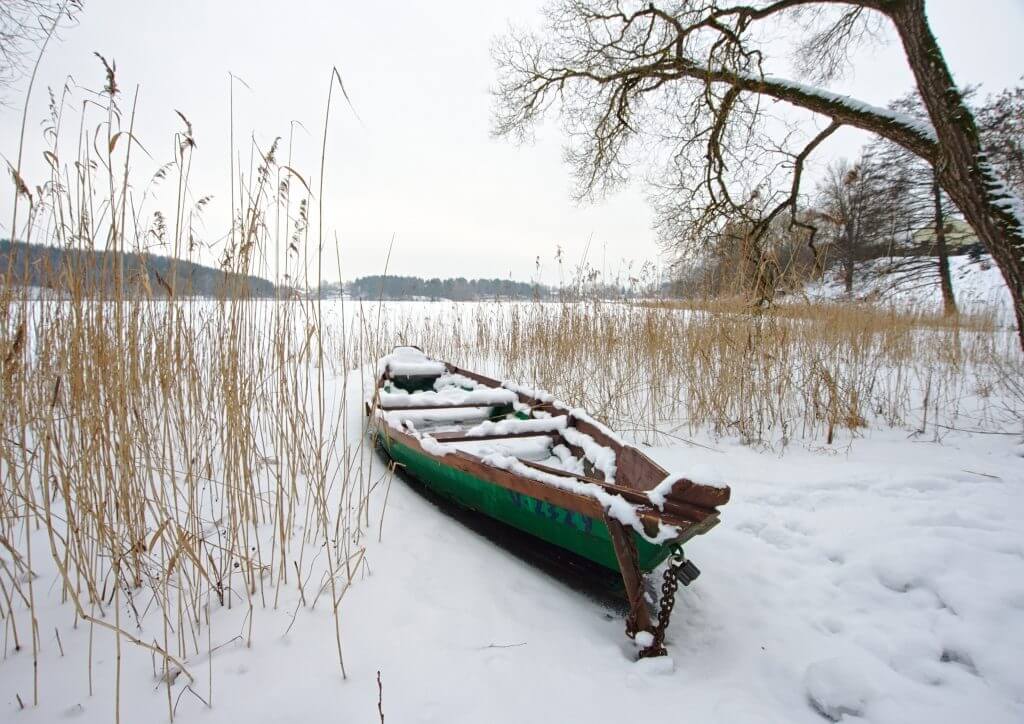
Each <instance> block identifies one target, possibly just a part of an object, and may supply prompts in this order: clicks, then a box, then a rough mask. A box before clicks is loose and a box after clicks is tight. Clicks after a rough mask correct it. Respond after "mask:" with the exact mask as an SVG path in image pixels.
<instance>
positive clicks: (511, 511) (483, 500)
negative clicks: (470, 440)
mask: <svg viewBox="0 0 1024 724" xmlns="http://www.w3.org/2000/svg"><path fill="white" fill-rule="evenodd" d="M379 440H380V444H381V447H382V448H383V449H384V451H385V452H386V453H387V455H388V456H389V457H390V458H391V459H392V460H395V461H396V462H398V463H401V464H402V465H403V466H404V467H405V470H406V472H408V473H409V474H410V475H412V476H413V477H414V478H416V479H417V480H418V481H419V482H421V483H422V484H423V485H424V486H425V487H426V488H428V489H430V490H432V491H433V492H435V493H437V494H438V495H440V496H442V497H444V498H447V499H449V500H451V501H453V502H455V503H457V504H458V505H461V506H462V507H464V508H469V509H470V510H476V511H479V512H481V513H483V514H484V515H487V516H489V517H491V518H494V519H495V520H499V521H501V522H502V523H506V524H507V525H510V526H512V527H514V528H518V529H519V530H521V531H524V532H526V533H529V534H531V535H533V536H536V537H537V538H540V539H542V540H545V541H547V542H548V543H551V544H553V545H556V546H558V547H560V548H563V549H565V550H567V551H571V552H572V553H575V554H576V555H579V556H582V557H584V558H587V559H589V560H591V561H593V562H595V563H598V564H600V565H602V566H604V567H606V568H609V569H611V570H613V571H618V570H619V564H618V561H617V560H616V558H615V550H614V549H613V547H612V542H611V536H610V535H609V533H608V526H607V525H605V523H604V521H603V520H598V519H595V518H591V517H589V516H586V515H582V514H580V513H577V512H574V511H571V510H566V509H565V508H560V507H558V506H557V505H552V504H550V503H547V502H544V501H543V500H538V499H536V498H533V497H531V496H529V495H524V494H522V493H517V492H515V491H514V490H508V489H507V488H503V487H501V486H500V485H495V484H494V483H490V482H487V481H486V480H482V479H480V478H478V477H476V476H474V475H471V474H469V473H466V472H464V471H462V470H458V469H456V468H452V467H449V466H447V465H444V464H442V463H440V462H438V461H437V460H436V459H435V458H433V457H430V456H429V455H424V454H423V453H421V452H419V451H418V450H414V449H412V448H410V447H408V446H406V445H403V444H401V443H400V442H398V441H396V440H394V439H393V438H388V437H387V436H386V435H381V436H380V437H379ZM632 535H633V540H634V543H635V544H636V550H637V557H638V561H639V565H640V569H641V570H642V571H650V570H652V569H654V568H655V567H657V565H658V564H659V563H661V562H662V561H664V560H665V559H666V558H667V557H668V556H669V554H670V553H671V552H672V546H670V545H655V544H653V543H651V542H649V541H647V540H645V539H644V538H642V537H641V536H639V535H638V534H637V533H635V532H633V533H632Z"/></svg>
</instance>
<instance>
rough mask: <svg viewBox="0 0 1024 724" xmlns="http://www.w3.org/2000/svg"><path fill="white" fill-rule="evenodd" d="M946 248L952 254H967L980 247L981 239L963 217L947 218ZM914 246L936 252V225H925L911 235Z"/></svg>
mask: <svg viewBox="0 0 1024 724" xmlns="http://www.w3.org/2000/svg"><path fill="white" fill-rule="evenodd" d="M945 227H946V250H947V251H948V253H950V254H952V255H957V254H966V253H968V252H969V251H971V250H972V249H975V248H978V247H979V246H980V244H981V241H979V239H978V235H977V234H975V233H974V229H972V228H971V225H970V224H968V223H967V222H966V221H964V220H963V219H958V218H956V217H952V218H949V219H947V220H946V224H945ZM911 238H912V239H913V242H914V246H915V247H917V248H921V249H924V250H926V251H928V252H932V253H934V250H935V227H934V226H924V227H922V228H920V229H918V230H917V231H915V232H914V233H913V235H912V237H911Z"/></svg>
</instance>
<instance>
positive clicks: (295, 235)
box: [0, 64, 372, 720]
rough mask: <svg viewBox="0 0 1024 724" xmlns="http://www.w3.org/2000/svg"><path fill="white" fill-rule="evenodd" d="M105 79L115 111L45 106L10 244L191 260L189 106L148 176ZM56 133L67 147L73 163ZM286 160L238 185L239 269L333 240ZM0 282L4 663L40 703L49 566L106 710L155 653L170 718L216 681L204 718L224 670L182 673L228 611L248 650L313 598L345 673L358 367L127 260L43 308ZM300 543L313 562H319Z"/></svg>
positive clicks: (361, 488)
mask: <svg viewBox="0 0 1024 724" xmlns="http://www.w3.org/2000/svg"><path fill="white" fill-rule="evenodd" d="M104 65H106V64H104ZM106 67H107V68H108V84H107V88H106V89H105V92H104V93H102V94H100V96H99V97H100V98H102V99H103V100H104V103H105V106H104V107H97V106H95V105H89V106H87V107H86V109H85V110H83V111H82V113H83V116H82V117H81V118H75V119H65V118H64V117H63V115H64V108H65V107H66V106H67V105H68V104H67V103H65V100H64V99H63V98H62V99H60V100H59V101H57V100H55V101H54V103H53V104H52V107H51V110H52V115H51V118H50V122H49V124H48V127H47V132H46V134H45V139H46V143H47V144H48V145H47V148H46V154H47V158H48V159H49V160H50V166H51V175H50V177H49V178H48V179H44V180H40V183H39V184H38V187H37V188H36V190H35V191H29V187H28V185H26V184H18V185H16V194H17V195H18V205H19V206H20V209H21V214H22V216H21V219H23V220H24V222H23V224H18V226H17V230H18V232H19V235H20V237H21V238H22V239H25V240H28V241H32V240H35V239H37V238H40V239H42V240H44V241H45V242H47V243H49V244H52V245H57V246H61V247H64V248H71V249H95V250H104V249H105V250H111V251H140V250H146V248H147V247H149V246H150V245H152V244H154V243H158V242H162V243H163V246H162V247H161V248H159V249H157V251H158V252H162V253H168V252H171V253H174V254H179V255H182V256H185V257H191V256H192V254H193V251H194V250H195V249H196V248H198V244H199V240H197V239H196V238H195V236H194V226H193V223H192V220H193V218H194V216H195V215H196V214H198V213H199V212H200V211H201V206H202V205H203V203H205V202H204V201H203V199H200V201H199V202H196V203H194V204H193V203H190V202H188V201H187V200H188V199H190V198H192V196H191V190H190V182H189V176H190V172H191V169H192V164H193V160H194V159H193V156H194V154H195V152H196V151H195V149H196V144H195V142H194V140H193V137H192V128H191V125H190V124H189V123H188V121H187V119H185V117H184V116H182V120H183V128H182V130H181V131H180V132H179V133H178V134H176V136H175V139H174V146H173V147H174V148H175V153H174V157H173V158H172V159H171V160H170V161H169V162H168V163H167V164H165V165H164V166H162V167H161V169H160V171H158V172H157V175H156V177H154V178H153V179H140V178H137V174H136V173H134V172H133V171H132V159H133V158H134V157H135V156H136V155H137V154H139V153H140V151H139V148H138V141H137V140H136V139H135V136H134V134H133V132H132V129H131V118H132V117H133V114H134V109H131V110H130V112H129V113H123V112H122V110H121V109H120V108H119V107H118V102H119V100H120V96H116V95H114V92H113V88H115V87H116V86H115V85H114V83H113V80H112V78H111V77H110V76H112V73H113V71H112V69H111V68H110V66H106ZM79 127H81V129H82V130H81V131H79V132H78V142H77V144H76V143H75V141H74V139H75V136H74V134H75V132H76V130H75V129H77V128H79ZM66 128H71V131H70V133H71V134H72V136H71V143H70V146H71V148H72V149H73V155H72V156H71V157H70V158H65V157H62V155H61V154H62V153H64V152H67V148H68V145H69V144H68V141H67V139H66V138H65V135H64V133H63V132H62V129H66ZM94 139H96V140H95V141H94ZM275 154H276V144H275V145H274V146H273V147H271V148H270V149H265V150H263V151H259V150H257V151H256V162H255V163H254V166H255V167H256V168H255V170H254V172H253V174H252V176H251V177H248V178H247V177H246V175H244V174H241V173H239V174H238V175H237V176H235V174H233V176H234V178H235V182H236V183H237V185H238V188H237V189H235V190H234V191H233V193H232V197H233V208H232V218H233V219H234V220H235V223H234V226H233V227H232V229H231V233H230V235H229V238H228V240H227V241H226V242H224V245H223V247H222V255H221V264H222V266H223V268H224V269H225V270H226V271H231V272H234V273H238V274H242V275H244V274H248V273H251V272H253V271H254V270H255V269H256V268H257V260H259V259H266V258H268V257H269V256H272V252H270V251H268V250H269V249H273V248H275V247H276V248H279V249H284V248H286V247H288V246H289V245H292V246H293V247H294V251H295V252H296V253H294V254H289V256H288V257H287V258H286V259H285V260H284V267H283V268H281V269H280V270H279V271H278V278H282V277H283V276H284V275H289V276H290V278H292V279H296V278H300V277H301V273H302V272H301V269H299V268H298V262H297V261H294V260H295V259H297V258H298V257H299V254H298V253H297V252H299V251H300V249H305V248H307V247H311V248H314V249H316V248H319V247H320V243H321V240H320V239H319V238H317V237H316V235H315V234H314V235H311V234H310V231H309V223H308V214H309V209H310V206H311V204H312V203H314V199H313V197H312V196H311V194H310V192H309V190H308V186H307V183H306V181H305V180H302V183H301V184H300V183H298V182H296V178H297V173H296V172H295V171H293V170H292V169H291V168H287V167H286V166H285V164H282V163H280V162H279V161H278V160H277V159H276V158H275ZM14 175H15V178H20V174H19V173H18V172H17V170H16V171H15V174H14ZM154 183H164V184H168V185H171V189H172V192H171V193H170V194H168V196H169V197H170V198H171V200H172V201H171V203H172V207H171V208H169V209H165V210H162V211H154V212H152V213H146V214H143V212H142V211H141V209H142V207H143V206H144V205H145V203H144V202H145V200H146V196H147V194H148V193H149V191H150V189H151V188H152V185H153V184H154ZM142 190H144V191H142ZM17 214H18V211H16V212H15V219H18V216H17ZM311 236H312V238H311ZM311 257H312V258H315V254H312V255H311ZM3 271H4V272H5V274H4V276H3V279H4V282H3V286H2V287H0V394H2V399H3V404H2V406H0V407H2V410H0V479H2V483H3V484H2V487H0V627H2V629H3V632H2V639H3V651H4V656H7V655H19V656H31V657H32V661H33V667H34V671H35V680H34V684H33V691H32V692H23V694H29V693H30V694H31V696H26V697H24V698H25V700H26V702H28V701H31V702H33V703H36V704H37V703H38V702H39V700H40V697H41V696H42V695H43V692H44V691H45V690H46V689H47V688H48V687H49V688H50V689H51V690H52V689H54V688H59V687H60V686H61V683H60V682H56V681H52V680H48V679H47V672H46V670H45V668H41V667H40V666H39V665H38V661H39V652H40V648H41V647H42V646H43V645H44V644H43V643H41V642H42V640H43V639H44V638H45V639H46V640H47V641H49V640H50V638H51V637H49V636H46V635H44V634H41V633H40V631H41V630H43V631H48V630H52V627H53V626H54V622H53V621H45V620H43V621H41V620H40V608H39V600H38V595H39V590H38V577H39V575H40V573H39V572H40V571H44V570H45V571H52V570H54V568H55V569H56V571H57V572H58V581H57V586H58V588H57V590H59V595H60V597H61V600H62V601H64V602H65V603H66V604H68V605H69V606H70V607H71V610H73V612H74V614H75V616H74V619H75V622H76V625H85V626H88V628H89V630H90V642H91V641H92V632H93V631H96V632H100V631H104V630H105V631H108V632H112V635H113V638H112V642H113V644H112V645H113V647H114V648H116V652H117V657H116V661H117V670H116V677H117V681H116V686H117V688H116V690H117V697H116V699H115V701H116V703H117V708H116V710H115V717H114V718H115V720H118V719H119V718H120V715H121V712H120V706H119V704H120V700H121V696H120V685H121V651H122V648H123V647H128V646H135V647H141V648H143V649H147V650H149V651H150V652H151V654H152V655H153V656H154V660H155V666H156V668H157V669H158V670H157V671H155V672H154V675H155V676H156V677H157V680H158V681H159V682H161V684H160V685H162V686H164V688H165V689H166V692H167V695H166V701H167V708H168V711H167V713H168V716H169V717H170V718H171V719H173V718H174V708H175V707H174V704H175V701H176V697H177V696H178V695H180V692H179V691H178V690H175V689H174V685H175V682H176V681H178V682H179V683H180V681H186V680H187V683H188V684H189V685H190V686H192V687H193V693H195V690H200V691H202V696H201V698H202V700H203V701H204V702H206V703H207V704H208V705H212V703H213V701H214V700H215V698H216V691H215V686H214V681H213V677H212V668H211V669H210V670H209V672H206V673H207V675H206V676H202V672H199V671H195V670H192V669H191V668H190V666H189V665H188V660H189V659H190V658H194V657H196V656H197V655H199V654H212V651H213V647H214V643H215V642H214V641H213V640H212V638H211V635H210V631H211V621H212V619H213V618H214V617H216V616H217V612H218V611H219V610H222V609H240V610H241V611H242V612H245V613H244V616H242V617H240V620H243V621H244V622H247V623H246V627H245V628H244V630H243V632H242V637H243V638H244V640H245V641H246V643H247V644H251V642H252V639H253V636H254V632H253V624H252V621H253V616H252V612H253V609H254V608H257V607H264V608H267V607H273V608H276V607H278V605H279V604H280V602H281V601H282V600H283V599H284V598H285V597H286V596H288V597H294V596H295V595H296V593H297V595H298V597H299V600H300V602H301V605H300V606H298V607H297V612H298V609H301V608H303V607H306V608H308V607H312V606H314V605H317V603H318V602H319V605H320V606H321V607H324V606H326V607H327V608H329V609H331V610H332V612H333V616H334V622H335V633H336V638H337V644H338V646H337V648H338V663H339V668H340V671H341V673H342V675H344V671H345V668H344V661H343V658H342V648H341V637H340V633H339V632H338V618H339V607H340V604H341V601H342V598H343V596H344V593H345V590H346V589H347V586H348V585H349V584H351V583H352V582H353V581H354V580H355V578H356V577H357V576H359V575H361V573H362V571H363V568H364V566H365V563H364V558H363V554H364V552H365V547H364V545H363V538H362V536H363V532H364V527H365V524H366V522H368V519H369V507H368V506H367V505H366V504H365V501H366V500H367V497H368V494H369V490H370V487H371V481H370V479H369V475H370V474H371V467H372V466H371V465H369V464H367V456H368V455H370V451H368V450H366V449H364V447H363V445H362V443H359V442H357V443H354V444H350V442H349V441H350V440H352V439H355V440H361V439H363V438H362V436H360V435H359V433H358V431H355V432H354V433H350V431H349V430H348V427H349V423H348V422H347V419H346V416H345V414H344V409H345V403H344V390H345V389H346V384H347V381H348V378H347V374H346V370H347V368H348V365H345V366H342V367H341V377H340V379H338V380H335V381H332V382H331V383H330V384H329V383H328V380H327V377H326V373H325V369H326V368H327V367H328V366H329V364H331V363H332V362H333V361H332V360H327V359H326V354H327V353H326V350H325V347H324V345H323V343H322V342H323V336H324V332H323V327H324V321H323V317H322V313H321V308H320V305H319V304H317V303H315V302H309V301H303V300H301V299H299V300H294V299H284V298H279V299H276V300H266V301H253V300H249V299H246V294H245V292H244V291H243V290H242V289H239V288H235V289H226V290H225V293H224V295H223V297H222V298H220V299H217V300H196V299H190V298H187V297H184V296H182V295H181V294H182V293H181V291H180V290H178V289H175V288H174V282H173V277H172V279H171V280H166V279H163V278H160V280H159V281H160V287H161V289H162V291H161V289H158V290H156V291H157V295H158V296H159V298H156V297H154V296H153V291H154V290H153V289H151V288H150V286H151V285H150V284H149V283H148V281H147V280H146V279H145V277H144V276H143V278H142V279H134V280H129V279H126V278H125V277H124V274H123V271H122V269H121V268H120V267H119V264H118V262H117V260H116V257H110V261H109V268H108V269H107V270H106V272H107V274H106V279H107V282H103V281H100V280H99V279H94V280H93V281H91V282H90V281H89V278H88V277H84V276H83V275H81V274H76V273H75V272H74V270H72V269H70V268H68V267H66V266H65V267H62V268H55V269H51V270H49V278H50V279H51V280H52V281H53V284H54V286H58V287H60V288H61V289H62V291H61V293H60V294H58V295H49V296H50V297H52V298H43V299H39V298H37V297H38V296H39V293H38V290H33V289H29V288H28V287H26V286H22V285H19V284H15V283H14V280H16V279H18V278H23V277H24V276H25V275H24V272H25V271H27V270H24V269H21V270H19V269H14V268H8V269H6V270H3ZM111 279H113V280H114V284H113V286H109V285H108V282H109V280H111ZM314 281H315V280H314ZM168 295H169V298H168ZM46 296H47V295H45V294H44V297H46ZM341 343H342V344H343V343H344V340H343V339H342V341H341ZM337 351H338V349H337V347H335V348H334V349H333V350H332V353H334V352H337ZM342 353H343V354H344V358H345V359H351V360H352V361H353V362H355V360H356V359H357V358H358V351H356V350H353V351H348V350H342ZM353 366H355V365H353ZM364 516H365V519H364V525H363V526H361V525H360V519H361V518H363V517H364ZM310 548H313V549H314V550H319V551H320V552H319V553H318V554H317V555H316V557H315V558H314V559H312V560H307V556H308V555H309V553H308V552H309V550H310ZM46 586H47V587H49V586H50V582H47V583H46ZM286 592H287V593H286ZM278 633H280V632H278ZM58 635H59V634H58ZM103 640H104V641H106V640H107V639H103ZM99 641H100V638H99V636H97V642H99ZM45 645H49V644H45ZM100 645H101V644H100V643H97V647H99V646H100ZM102 645H105V644H102ZM94 656H102V657H103V658H107V656H106V654H100V653H98V652H94V650H93V647H92V644H91V643H90V649H89V663H88V667H89V671H88V675H89V685H90V693H91V691H92V686H93V678H92V676H93V671H92V667H93V658H94ZM209 658H210V660H212V656H211V657H209ZM210 666H212V664H210ZM200 682H201V683H200ZM179 688H180V687H179ZM172 690H173V691H172ZM197 696H199V695H198V694H197Z"/></svg>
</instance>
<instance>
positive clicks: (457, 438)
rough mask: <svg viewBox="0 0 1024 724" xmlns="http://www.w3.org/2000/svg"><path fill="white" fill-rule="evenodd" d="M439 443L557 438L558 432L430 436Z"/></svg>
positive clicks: (539, 431)
mask: <svg viewBox="0 0 1024 724" xmlns="http://www.w3.org/2000/svg"><path fill="white" fill-rule="evenodd" d="M430 436H431V437H432V438H434V439H435V440H437V441H438V442H475V441H477V440H480V441H485V440H520V439H522V438H528V437H547V438H555V437H557V436H558V433H557V431H543V430H537V431H534V432H510V433H506V434H504V435H467V434H466V433H465V432H464V431H462V432H460V431H454V430H453V431H452V432H438V433H432V434H431V435H430Z"/></svg>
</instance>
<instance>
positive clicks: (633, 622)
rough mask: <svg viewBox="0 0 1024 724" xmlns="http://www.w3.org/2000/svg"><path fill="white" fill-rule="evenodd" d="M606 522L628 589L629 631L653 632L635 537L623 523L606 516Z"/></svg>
mask: <svg viewBox="0 0 1024 724" xmlns="http://www.w3.org/2000/svg"><path fill="white" fill-rule="evenodd" d="M604 522H605V525H607V526H608V532H609V533H610V534H611V539H612V548H614V549H615V559H616V560H617V561H618V563H619V572H620V573H621V574H622V583H623V585H624V586H625V587H626V599H627V600H628V601H629V618H628V619H627V629H628V630H632V631H633V632H634V633H636V632H638V631H650V630H652V627H651V612H650V610H649V609H648V608H647V601H645V600H644V579H643V574H641V573H640V566H639V564H638V563H637V553H636V544H635V543H634V542H633V536H632V535H630V531H628V530H626V528H625V526H623V525H622V523H620V522H619V521H617V520H615V519H614V518H612V517H611V516H605V519H604Z"/></svg>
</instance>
